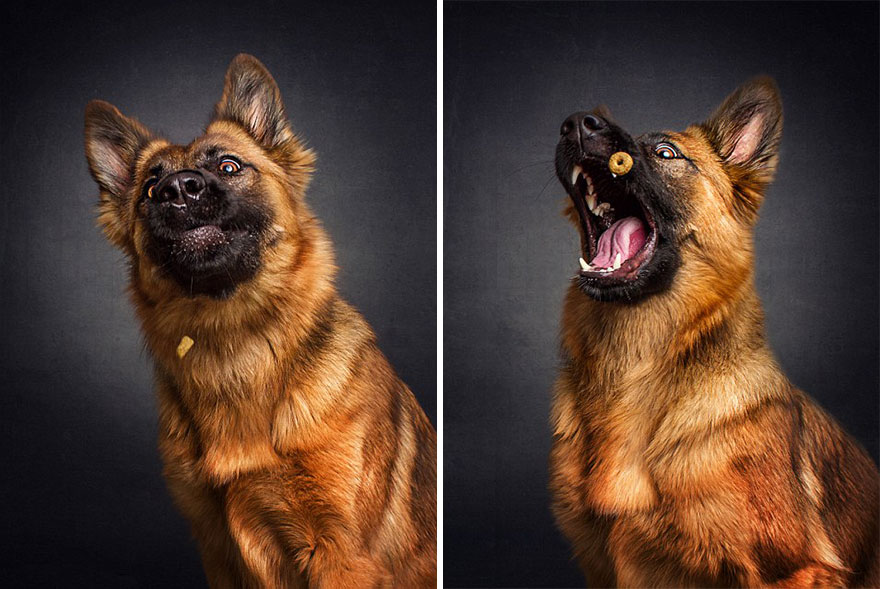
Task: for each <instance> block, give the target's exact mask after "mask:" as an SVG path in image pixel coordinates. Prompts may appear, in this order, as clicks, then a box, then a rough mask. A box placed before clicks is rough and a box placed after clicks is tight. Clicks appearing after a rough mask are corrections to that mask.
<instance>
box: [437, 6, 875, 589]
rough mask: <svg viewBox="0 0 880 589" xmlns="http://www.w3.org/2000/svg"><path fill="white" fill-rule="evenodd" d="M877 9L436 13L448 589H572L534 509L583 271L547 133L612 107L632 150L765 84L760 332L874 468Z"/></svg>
mask: <svg viewBox="0 0 880 589" xmlns="http://www.w3.org/2000/svg"><path fill="white" fill-rule="evenodd" d="M877 22H878V5H877V4H876V3H862V4H846V3H833V4H831V3H829V4H822V3H789V2H786V3H781V4H765V3H753V2H749V3H724V4H710V3H690V4H668V3H663V2H658V3H651V4H642V3H632V2H609V3H565V4H560V3H549V2H540V3H506V2H491V3H458V2H456V3H447V4H446V8H445V19H444V67H445V72H444V77H445V87H444V93H445V97H444V109H445V112H444V118H445V128H444V141H445V143H444V158H445V160H444V178H445V185H444V189H445V195H444V199H445V201H444V206H445V215H444V223H445V225H444V273H445V276H444V284H443V288H444V297H445V298H444V307H445V315H444V326H443V329H444V334H445V336H444V337H445V340H444V346H445V356H444V385H445V391H444V420H445V428H444V429H445V445H444V461H445V471H444V484H445V496H444V507H445V513H444V527H445V537H444V543H445V554H444V557H445V559H444V564H445V567H444V568H445V580H446V584H447V586H449V587H577V586H582V585H583V578H582V577H581V575H580V572H579V571H578V570H577V568H576V566H575V565H574V564H572V563H571V562H570V558H569V554H570V553H569V549H568V546H567V544H566V543H565V542H564V541H563V539H562V537H561V535H560V534H559V533H558V532H557V531H556V529H555V527H554V525H553V523H552V518H551V515H550V511H549V508H548V504H549V497H548V493H547V490H546V486H547V454H548V451H549V447H550V429H549V424H548V412H549V405H550V390H551V386H552V383H553V380H554V377H555V374H556V368H557V361H558V338H557V332H558V331H557V330H558V324H559V317H560V308H561V303H562V297H563V292H564V290H565V289H566V287H567V285H568V279H569V278H570V277H571V276H572V275H573V274H574V272H575V270H576V269H577V267H578V264H577V258H578V237H577V232H576V230H575V228H574V227H573V226H571V225H569V224H568V222H567V221H565V220H564V219H563V218H562V216H561V211H562V209H563V207H564V205H565V203H566V200H567V197H566V196H565V193H564V191H563V189H562V188H561V186H560V185H559V183H558V182H557V180H556V179H555V177H554V174H553V165H552V159H553V151H554V146H555V145H556V141H557V139H558V137H559V136H558V129H559V127H560V125H561V123H562V121H563V120H564V119H565V117H566V116H568V115H569V114H570V113H573V112H575V111H579V110H586V109H589V108H592V107H593V106H595V105H597V104H599V103H605V104H607V105H608V106H610V108H611V112H612V113H614V115H615V118H616V119H617V120H618V121H619V122H620V123H621V124H622V125H623V126H624V128H626V129H627V130H629V131H630V132H632V133H633V134H637V133H641V132H644V131H648V130H653V129H663V128H665V129H669V128H671V129H681V128H683V127H685V126H686V125H687V124H688V123H690V122H695V121H699V120H703V119H704V118H705V117H707V116H708V115H709V114H710V113H711V112H712V110H714V108H715V107H716V106H717V105H718V104H720V102H721V101H722V99H723V98H724V97H725V96H726V95H727V94H728V93H730V92H731V91H733V90H734V88H736V87H737V86H738V85H739V84H741V83H743V82H745V81H746V80H747V79H748V78H750V77H752V76H754V75H756V74H760V73H767V74H770V75H772V76H773V77H775V78H776V80H777V82H778V84H779V86H780V88H781V91H782V97H783V103H784V108H785V130H784V132H783V139H782V152H781V163H780V167H779V173H778V175H777V178H776V182H775V184H773V185H772V187H771V188H770V190H769V193H768V195H767V199H766V202H765V206H764V208H763V212H762V218H761V220H760V222H759V223H758V226H757V269H756V274H757V285H758V290H759V292H760V294H761V296H762V297H763V301H764V307H765V311H766V315H767V322H766V325H767V335H768V336H769V340H770V344H771V346H772V347H773V349H774V350H775V352H776V354H777V356H778V358H779V360H780V362H781V363H782V366H783V367H784V369H785V370H786V371H787V374H788V376H789V377H790V378H791V380H792V381H793V382H794V383H795V384H797V385H798V386H800V387H802V388H803V389H804V390H806V391H807V392H809V393H810V394H812V395H813V396H814V397H815V398H816V399H817V400H818V401H819V402H820V403H821V404H822V405H823V406H824V407H826V408H827V409H828V410H829V411H830V412H831V413H832V414H833V415H834V416H835V417H836V418H837V419H838V420H839V421H840V422H841V423H842V424H843V425H844V426H845V427H846V428H847V430H849V432H850V433H852V434H853V435H854V436H855V437H856V438H857V439H858V440H860V441H861V442H862V443H863V444H864V445H865V446H866V447H867V448H868V450H869V452H870V453H871V454H872V455H873V457H874V459H875V460H876V459H877V451H878V437H877V435H878V114H877V110H878V109H877V105H878V80H877V77H878V74H877V72H878V68H877V65H878V45H877V34H878V33H877V30H878V28H877Z"/></svg>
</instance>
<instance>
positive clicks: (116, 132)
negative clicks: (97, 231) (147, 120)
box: [85, 100, 154, 248]
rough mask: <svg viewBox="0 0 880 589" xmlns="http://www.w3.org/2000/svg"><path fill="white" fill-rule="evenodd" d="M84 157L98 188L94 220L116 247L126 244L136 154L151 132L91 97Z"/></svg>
mask: <svg viewBox="0 0 880 589" xmlns="http://www.w3.org/2000/svg"><path fill="white" fill-rule="evenodd" d="M85 135H86V159H87V160H88V162H89V171H90V172H91V174H92V178H94V179H95V182H97V183H98V186H99V187H100V188H101V201H100V205H99V217H98V223H99V224H100V225H101V226H102V227H103V228H104V231H105V232H106V234H107V237H108V238H109V239H110V241H111V242H113V243H114V244H116V245H117V246H119V247H122V248H125V247H126V246H127V245H128V244H129V236H128V220H129V217H130V216H131V213H130V211H129V206H128V205H129V195H130V193H131V192H130V191H131V188H132V184H133V183H134V180H135V178H134V174H135V163H136V162H137V158H138V154H139V153H140V152H141V150H142V149H143V148H144V147H145V146H146V145H147V144H149V143H150V142H151V141H152V140H153V139H154V136H153V134H152V133H150V131H149V130H148V129H147V128H146V127H144V126H143V125H141V124H140V123H139V122H137V121H136V120H134V119H131V118H128V117H126V116H125V115H123V114H122V113H120V112H119V110H117V109H116V107H115V106H113V105H112V104H108V103H106V102H104V101H102V100H93V101H91V102H89V104H88V105H87V106H86V127H85Z"/></svg>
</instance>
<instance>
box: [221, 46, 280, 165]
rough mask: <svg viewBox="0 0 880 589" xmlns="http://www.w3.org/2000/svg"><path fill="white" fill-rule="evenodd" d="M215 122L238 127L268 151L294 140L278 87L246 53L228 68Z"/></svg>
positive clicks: (267, 73) (265, 71)
mask: <svg viewBox="0 0 880 589" xmlns="http://www.w3.org/2000/svg"><path fill="white" fill-rule="evenodd" d="M213 120H215V121H217V120H227V121H233V122H235V123H238V124H239V125H241V126H242V127H244V129H245V131H247V132H248V133H249V134H250V135H251V137H253V138H254V140H256V141H257V143H259V144H260V145H262V146H263V147H264V148H266V149H273V148H275V147H278V146H280V145H282V144H283V143H285V142H287V141H289V140H290V139H292V138H293V132H292V131H291V130H290V124H289V123H288V121H287V116H286V115H285V114H284V103H282V102H281V91H280V90H279V89H278V85H277V84H276V83H275V80H273V79H272V76H271V74H269V71H268V70H267V69H266V68H265V67H264V66H263V64H262V63H260V62H259V61H258V60H257V59H256V58H255V57H253V56H250V55H247V54H244V53H241V54H239V55H237V56H236V57H235V59H233V60H232V63H231V64H229V69H228V70H227V71H226V83H225V85H224V87H223V96H222V97H221V98H220V102H218V103H217V106H216V107H215V108H214V118H213Z"/></svg>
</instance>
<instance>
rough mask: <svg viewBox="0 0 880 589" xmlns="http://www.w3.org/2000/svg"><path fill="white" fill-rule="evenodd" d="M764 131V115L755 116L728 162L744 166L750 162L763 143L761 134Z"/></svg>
mask: <svg viewBox="0 0 880 589" xmlns="http://www.w3.org/2000/svg"><path fill="white" fill-rule="evenodd" d="M763 129H764V115H755V116H754V117H752V119H751V120H750V121H749V122H748V124H747V125H746V126H745V127H744V128H743V130H742V131H741V132H740V134H739V137H738V138H737V140H736V145H734V147H733V151H732V152H731V154H730V157H728V158H727V159H728V161H729V162H731V163H734V164H743V163H745V162H747V161H749V160H750V159H751V158H752V157H753V156H754V155H755V151H756V150H757V149H758V142H759V141H761V132H762V131H763Z"/></svg>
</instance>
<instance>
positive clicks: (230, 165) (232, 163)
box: [219, 157, 241, 174]
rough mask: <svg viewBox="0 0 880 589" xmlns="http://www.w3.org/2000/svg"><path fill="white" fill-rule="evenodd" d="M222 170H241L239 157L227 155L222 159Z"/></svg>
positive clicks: (228, 172)
mask: <svg viewBox="0 0 880 589" xmlns="http://www.w3.org/2000/svg"><path fill="white" fill-rule="evenodd" d="M219 167H220V171H221V172H223V173H224V174H236V173H238V172H239V171H241V164H240V163H239V162H238V160H237V159H235V158H231V157H225V158H223V159H222V160H220V166H219Z"/></svg>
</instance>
